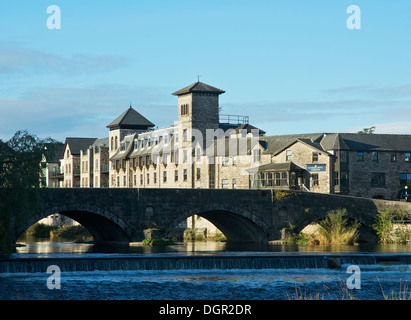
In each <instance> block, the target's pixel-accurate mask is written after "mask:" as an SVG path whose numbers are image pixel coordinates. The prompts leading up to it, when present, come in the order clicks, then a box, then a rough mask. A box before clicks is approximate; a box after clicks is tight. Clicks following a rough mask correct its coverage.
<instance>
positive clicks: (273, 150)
mask: <svg viewBox="0 0 411 320" xmlns="http://www.w3.org/2000/svg"><path fill="white" fill-rule="evenodd" d="M260 140H261V141H266V142H267V148H266V150H265V152H264V153H269V154H273V155H276V154H278V153H280V152H281V151H283V150H284V149H285V148H288V147H289V146H290V145H292V144H294V143H295V142H297V141H300V142H302V143H305V144H307V145H310V146H311V147H313V148H316V149H318V150H320V151H323V152H328V151H331V150H348V151H349V150H352V151H397V152H405V151H407V152H411V135H400V134H358V133H311V134H292V135H281V136H266V137H260Z"/></svg>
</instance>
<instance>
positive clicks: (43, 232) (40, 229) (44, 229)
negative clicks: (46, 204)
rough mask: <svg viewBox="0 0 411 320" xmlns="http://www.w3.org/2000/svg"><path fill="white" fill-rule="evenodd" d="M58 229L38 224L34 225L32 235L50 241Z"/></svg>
mask: <svg viewBox="0 0 411 320" xmlns="http://www.w3.org/2000/svg"><path fill="white" fill-rule="evenodd" d="M56 229H57V227H53V226H48V225H46V224H43V223H36V224H35V225H34V228H33V233H32V234H31V235H32V236H33V237H35V238H39V239H49V238H50V233H51V231H53V230H56Z"/></svg>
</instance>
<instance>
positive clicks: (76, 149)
mask: <svg viewBox="0 0 411 320" xmlns="http://www.w3.org/2000/svg"><path fill="white" fill-rule="evenodd" d="M96 140H97V138H66V142H65V143H64V149H63V154H62V158H64V151H65V150H66V146H67V145H69V147H70V152H71V154H74V155H79V154H80V150H85V149H88V148H89V147H90V146H91V145H93V143H94V142H95V141H96Z"/></svg>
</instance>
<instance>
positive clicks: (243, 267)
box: [0, 241, 411, 300]
mask: <svg viewBox="0 0 411 320" xmlns="http://www.w3.org/2000/svg"><path fill="white" fill-rule="evenodd" d="M410 251H411V248H410V246H405V245H357V246H334V247H329V246H324V247H321V246H308V245H307V246H298V245H269V244H267V245H255V244H238V243H237V244H233V243H226V242H210V241H207V242H184V243H183V242H181V243H176V244H175V245H171V246H166V247H147V246H142V245H141V244H131V245H129V246H124V245H111V246H107V245H105V246H101V245H95V244H92V243H72V242H51V241H45V242H35V243H25V246H23V247H17V248H16V252H15V253H13V254H11V255H9V256H4V257H3V258H2V259H1V260H0V267H1V265H3V266H4V265H6V263H5V261H6V260H7V263H8V265H11V266H15V265H17V264H18V262H19V264H18V266H19V267H18V268H20V269H18V268H17V269H10V268H11V267H10V266H9V267H8V268H9V269H4V270H3V272H2V273H1V274H0V299H1V300H15V299H29V300H38V299H41V300H44V299H46V300H49V299H62V300H73V299H75V300H90V299H92V300H107V299H110V300H112V299H113V300H119V299H121V300H124V299H127V300H128V299H138V300H147V299H150V300H151V299H155V300H162V299H166V300H174V299H178V300H187V299H190V300H193V299H194V300H196V299H201V300H226V299H229V300H238V299H240V300H241V299H247V300H265V299H269V300H288V299H297V298H303V299H310V298H312V299H325V300H341V299H360V300H380V299H384V295H385V296H387V297H393V298H396V299H398V298H399V297H404V295H406V297H407V298H408V296H409V294H410V292H411V290H408V283H409V281H410V280H411V272H410V271H411V264H409V263H410V261H411V258H409V257H411V252H410ZM324 257H327V259H330V258H335V257H337V258H338V259H340V260H341V261H340V262H341V263H340V264H339V265H337V266H336V267H335V268H328V267H324V266H323V265H322V261H323V260H322V259H323V258H324ZM375 257H377V258H378V259H377V260H375V259H376V258H375ZM387 257H388V258H387ZM401 257H404V258H405V257H407V259H408V260H407V259H405V260H404V259H401ZM147 258H149V259H147ZM391 258H392V259H391ZM142 259H146V260H144V261H145V262H144V263H145V264H144V265H142V264H141V263H142V262H141V261H142ZM373 259H374V260H373ZM147 261H149V262H147ZM221 261H223V262H221ZM278 261H281V263H282V264H281V263H280V264H279V262H278ZM318 261H319V262H318ZM370 261H371V262H370ZM373 261H374V262H373ZM2 262H3V264H1V263H2ZM74 262H75V263H76V264H75V267H73V266H74V264H73V263H74ZM79 262H83V264H82V265H81V267H79V264H78V263H79ZM179 263H180V264H179ZM284 263H285V264H284ZM49 264H50V265H57V266H58V267H59V269H60V270H59V271H61V273H60V277H59V279H60V288H56V289H50V288H49V287H48V286H47V283H48V279H49V277H51V276H53V275H54V274H53V273H47V272H46V271H47V266H48V265H49ZM353 264H355V265H356V266H358V269H355V270H354V271H350V272H348V273H347V269H348V267H350V266H351V265H353ZM33 265H37V266H38V269H33V268H34V267H33ZM96 269H97V270H96ZM7 270H8V271H7ZM10 270H14V271H12V272H11V271H10ZM16 270H17V271H16ZM356 270H357V271H356ZM350 287H351V288H350Z"/></svg>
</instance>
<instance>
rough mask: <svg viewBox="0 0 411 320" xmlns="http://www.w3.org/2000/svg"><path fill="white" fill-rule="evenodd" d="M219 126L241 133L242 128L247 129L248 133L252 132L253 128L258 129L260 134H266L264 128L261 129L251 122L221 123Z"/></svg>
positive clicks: (225, 129)
mask: <svg viewBox="0 0 411 320" xmlns="http://www.w3.org/2000/svg"><path fill="white" fill-rule="evenodd" d="M219 128H220V129H223V130H224V131H227V130H228V129H233V130H235V132H237V133H239V132H240V130H245V132H246V133H250V132H252V131H251V130H258V134H259V135H261V134H265V131H264V130H261V129H259V128H257V127H255V126H253V125H251V124H249V123H243V124H240V125H239V124H230V123H220V124H219Z"/></svg>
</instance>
